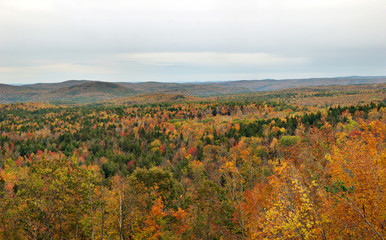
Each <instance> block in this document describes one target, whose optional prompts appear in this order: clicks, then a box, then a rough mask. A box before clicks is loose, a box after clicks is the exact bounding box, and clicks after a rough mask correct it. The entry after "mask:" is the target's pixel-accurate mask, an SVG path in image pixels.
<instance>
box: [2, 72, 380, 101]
mask: <svg viewBox="0 0 386 240" xmlns="http://www.w3.org/2000/svg"><path fill="white" fill-rule="evenodd" d="M382 83H386V77H358V76H353V77H336V78H309V79H285V80H270V79H269V80H240V81H226V82H206V83H163V82H140V83H129V82H116V83H111V82H100V81H88V80H69V81H65V82H60V83H38V84H30V85H21V86H12V85H6V84H0V103H14V102H41V101H45V102H54V103H68V104H76V103H80V104H82V103H93V102H99V101H104V100H109V99H116V98H124V97H130V96H135V95H138V94H145V95H143V96H146V94H154V93H158V94H177V95H184V96H195V97H209V96H219V95H225V94H239V93H253V92H259V91H272V90H280V89H289V88H303V87H313V86H331V85H336V86H338V85H358V84H382ZM165 96H169V95H165Z"/></svg>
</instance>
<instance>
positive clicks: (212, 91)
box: [118, 82, 253, 97]
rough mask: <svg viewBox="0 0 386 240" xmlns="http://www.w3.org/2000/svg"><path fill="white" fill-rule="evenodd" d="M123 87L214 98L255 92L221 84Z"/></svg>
mask: <svg viewBox="0 0 386 240" xmlns="http://www.w3.org/2000/svg"><path fill="white" fill-rule="evenodd" d="M118 84H120V85H121V86H125V87H129V88H132V89H135V90H138V91H141V92H145V93H173V94H184V95H190V96H201V97H205V96H213V95H223V94H232V93H246V92H253V90H250V89H247V88H242V87H241V88H240V87H237V86H232V87H229V86H222V85H219V84H215V83H213V84H200V83H194V84H193V83H161V82H142V83H123V82H121V83H118Z"/></svg>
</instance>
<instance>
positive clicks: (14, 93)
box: [0, 81, 140, 104]
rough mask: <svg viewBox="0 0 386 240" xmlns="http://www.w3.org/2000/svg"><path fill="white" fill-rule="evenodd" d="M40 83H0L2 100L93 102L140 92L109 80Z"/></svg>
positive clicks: (0, 100) (9, 101)
mask: <svg viewBox="0 0 386 240" xmlns="http://www.w3.org/2000/svg"><path fill="white" fill-rule="evenodd" d="M38 85H39V84H35V85H32V87H30V86H31V85H27V86H10V85H4V84H3V85H0V102H2V103H12V102H27V101H28V102H31V101H36V102H41V101H44V102H56V103H69V104H76V103H92V102H98V101H102V100H107V99H114V98H120V97H127V96H132V95H135V94H139V93H140V92H139V91H137V90H133V89H130V88H127V87H123V86H121V85H118V84H115V83H109V82H96V81H92V82H91V81H82V82H77V81H71V82H69V81H68V82H65V83H52V84H42V85H41V86H42V88H39V87H38ZM47 85H48V87H47ZM58 86H59V87H58ZM61 86H65V87H61Z"/></svg>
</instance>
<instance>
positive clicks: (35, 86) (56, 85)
mask: <svg viewBox="0 0 386 240" xmlns="http://www.w3.org/2000/svg"><path fill="white" fill-rule="evenodd" d="M87 82H93V81H88V80H68V81H64V82H58V83H36V84H31V85H24V87H28V88H32V89H40V90H42V89H59V88H64V87H71V86H75V85H79V84H82V83H87Z"/></svg>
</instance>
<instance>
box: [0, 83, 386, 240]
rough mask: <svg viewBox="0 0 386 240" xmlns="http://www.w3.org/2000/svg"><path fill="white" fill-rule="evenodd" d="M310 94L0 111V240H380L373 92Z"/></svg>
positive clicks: (384, 223)
mask: <svg viewBox="0 0 386 240" xmlns="http://www.w3.org/2000/svg"><path fill="white" fill-rule="evenodd" d="M309 91H310V92H311V91H312V94H309V95H310V96H311V97H312V99H310V98H311V97H310V98H307V96H306V95H307V92H299V90H296V89H295V90H289V91H287V92H280V93H269V92H267V93H266V94H264V95H262V96H263V97H261V98H260V99H258V98H257V97H256V96H255V95H253V94H250V95H233V96H225V97H218V98H208V99H201V100H200V99H190V100H188V98H186V99H185V97H184V96H183V95H177V96H179V97H176V96H174V95H173V97H172V98H171V100H170V101H164V102H159V101H158V100H157V101H153V102H151V101H146V103H141V102H136V101H133V100H132V99H131V100H130V103H127V102H126V103H125V101H127V99H126V100H125V99H123V100H115V101H111V102H102V103H98V104H93V105H74V106H70V105H67V106H66V105H53V104H49V103H16V104H3V105H0V239H384V238H385V235H386V193H385V187H386V186H385V185H386V172H385V171H386V152H385V133H386V108H385V104H386V102H385V100H384V97H385V94H384V91H380V92H379V91H378V92H377V90H376V89H375V90H374V91H375V92H376V93H377V94H374V91H373V92H371V94H373V96H374V98H373V99H372V100H374V99H375V101H373V102H371V101H368V100H366V96H367V95H366V94H369V93H368V92H366V93H362V92H360V91H359V90H358V92H355V94H356V99H358V101H359V100H360V101H362V102H360V103H358V102H354V101H353V100H352V102H353V103H352V104H348V103H347V101H348V100H347V99H346V100H344V98H345V96H346V95H350V92H349V93H347V92H345V93H344V94H343V97H342V95H341V93H339V94H338V93H337V92H332V91H330V92H328V91H327V90H326V91H320V92H317V91H316V90H315V89H310V90H309ZM355 91H357V90H355ZM275 94H276V95H275ZM285 94H288V95H285ZM317 94H319V95H317ZM361 94H363V95H364V96H365V97H362V98H361V97H360V96H362V95H361ZM375 96H376V97H377V98H375ZM337 97H340V98H343V100H342V101H343V102H344V104H343V105H342V106H339V105H333V104H331V99H335V98H337ZM315 98H318V99H319V101H316V100H315ZM303 99H304V101H303ZM348 99H350V98H348ZM311 103H312V104H311Z"/></svg>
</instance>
